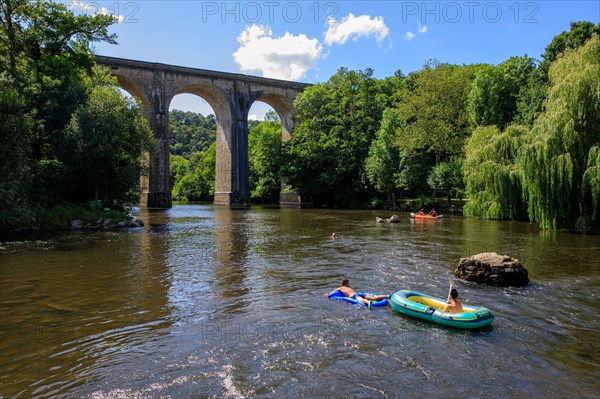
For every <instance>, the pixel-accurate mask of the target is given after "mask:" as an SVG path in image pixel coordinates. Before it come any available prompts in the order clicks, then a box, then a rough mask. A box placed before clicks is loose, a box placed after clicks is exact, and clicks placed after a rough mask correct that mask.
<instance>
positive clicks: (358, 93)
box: [281, 68, 391, 206]
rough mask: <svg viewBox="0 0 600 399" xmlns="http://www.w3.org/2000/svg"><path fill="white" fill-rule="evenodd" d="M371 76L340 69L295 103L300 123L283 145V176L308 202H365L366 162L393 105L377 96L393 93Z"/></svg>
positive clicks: (387, 98)
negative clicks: (384, 115)
mask: <svg viewBox="0 0 600 399" xmlns="http://www.w3.org/2000/svg"><path fill="white" fill-rule="evenodd" d="M371 74H372V71H371V70H366V71H359V72H356V71H348V70H347V69H345V68H341V69H340V70H339V71H338V73H336V74H335V75H334V76H332V77H331V78H330V79H329V81H328V82H327V83H324V84H319V85H315V86H312V87H309V88H307V89H306V90H305V91H304V92H303V93H302V94H300V95H299V96H298V98H297V99H296V118H297V120H298V121H299V123H298V126H297V127H296V128H295V130H294V134H293V135H292V138H291V139H290V140H289V141H288V142H286V143H285V144H284V153H285V159H284V162H283V166H282V171H281V172H282V176H283V177H284V180H285V182H286V184H288V185H289V186H291V188H293V189H295V190H297V191H298V192H299V193H300V194H301V195H302V196H303V197H304V199H305V200H307V201H313V202H314V203H333V204H345V205H346V206H351V205H353V204H352V203H356V201H360V200H361V199H365V195H366V193H367V192H368V189H369V187H368V181H367V177H366V174H365V170H364V160H365V158H366V157H367V154H368V151H369V146H370V143H371V141H372V140H373V138H374V137H375V132H376V131H377V130H378V129H379V123H380V120H381V113H382V112H383V109H384V106H385V104H386V103H387V102H388V101H389V95H388V94H384V95H377V93H386V92H387V93H390V92H389V88H385V90H384V89H383V88H382V87H381V81H378V80H376V79H374V78H372V77H371ZM390 94H391V93H390Z"/></svg>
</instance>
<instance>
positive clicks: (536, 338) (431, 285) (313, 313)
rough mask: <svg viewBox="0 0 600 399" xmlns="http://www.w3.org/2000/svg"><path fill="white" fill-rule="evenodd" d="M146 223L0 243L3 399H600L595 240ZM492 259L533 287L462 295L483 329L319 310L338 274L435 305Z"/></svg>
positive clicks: (344, 215) (467, 289) (293, 222)
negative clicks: (475, 262)
mask: <svg viewBox="0 0 600 399" xmlns="http://www.w3.org/2000/svg"><path fill="white" fill-rule="evenodd" d="M141 216H142V218H143V219H144V221H145V222H146V227H144V228H140V229H133V230H130V231H110V232H69V233H60V234H58V233H55V234H44V235H38V236H25V237H20V238H18V239H16V240H12V241H5V242H0V293H1V297H0V312H1V313H0V314H1V321H0V367H1V373H0V396H1V397H3V398H12V397H17V398H30V397H58V398H60V397H65V398H67V397H68V398H75V397H77V398H79V397H82V398H85V397H87V398H129V397H135V398H158V397H172V398H182V397H183V398H185V397H190V398H192V397H193V398H195V397H215V398H221V397H227V398H237V397H269V398H270V397H299V398H314V397H336V398H338V397H339V398H341V397H343V398H360V397H363V398H367V397H368V398H397V397H409V398H413V397H430V398H438V397H484V398H487V397H540V398H541V397H571V396H573V397H600V383H599V381H600V339H599V337H600V334H599V333H600V321H599V317H600V305H599V304H600V237H592V236H580V235H571V234H566V233H555V234H549V233H541V232H540V231H539V230H538V229H537V228H536V227H535V226H534V225H530V224H526V223H508V222H494V221H482V220H475V219H464V218H462V217H447V218H445V219H444V220H441V221H424V222H417V223H415V222H411V221H410V220H409V219H408V216H407V214H400V216H401V223H398V224H392V225H391V224H384V225H379V224H376V223H375V216H381V217H389V216H390V215H389V214H386V213H385V212H370V211H339V210H299V209H268V208H260V207H253V208H252V209H251V210H229V209H224V208H214V207H212V206H206V205H178V206H175V207H173V208H172V209H170V210H167V211H151V212H150V211H147V210H143V211H142V215H141ZM332 232H336V234H337V237H338V238H337V239H336V240H332V239H331V238H330V237H331V234H332ZM486 251H497V252H499V253H502V254H507V255H511V256H513V257H517V258H519V259H520V260H521V261H522V262H523V263H524V265H525V266H526V267H527V268H528V270H529V275H530V278H531V280H532V282H531V283H530V284H529V285H528V286H527V287H524V288H499V287H491V286H478V285H474V284H469V283H465V282H458V289H459V291H460V293H461V297H462V298H463V302H464V303H467V304H472V305H480V304H481V305H485V306H487V307H489V308H490V309H492V310H493V311H494V313H495V314H496V319H495V321H494V323H493V324H492V326H491V327H489V328H484V329H482V330H477V331H461V330H455V329H451V328H444V327H441V326H437V325H434V324H430V323H427V322H424V321H419V320H416V319H410V318H407V317H405V316H402V315H399V314H396V313H394V312H393V311H392V310H391V309H390V308H389V307H388V308H378V309H374V310H373V311H372V312H369V311H368V309H366V308H365V307H359V306H355V305H350V304H347V303H343V302H337V301H332V300H328V299H326V298H324V297H323V294H325V293H327V292H329V291H330V290H331V289H333V288H335V287H336V286H337V285H339V281H340V280H341V278H342V277H345V276H346V277H349V278H350V282H351V284H352V285H353V286H354V287H355V288H356V289H357V290H360V291H367V292H376V293H381V294H388V293H391V292H393V291H396V290H399V289H408V288H410V289H413V290H417V291H421V292H425V293H428V294H432V295H436V296H439V297H444V296H445V295H447V290H448V277H450V276H451V275H452V271H453V269H454V268H455V267H456V265H457V263H458V260H459V258H460V257H462V256H467V255H471V254H475V253H479V252H486Z"/></svg>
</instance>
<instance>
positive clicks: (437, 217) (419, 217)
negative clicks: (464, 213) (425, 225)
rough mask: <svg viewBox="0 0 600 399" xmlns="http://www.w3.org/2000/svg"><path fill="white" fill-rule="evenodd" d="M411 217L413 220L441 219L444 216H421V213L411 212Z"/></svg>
mask: <svg viewBox="0 0 600 399" xmlns="http://www.w3.org/2000/svg"><path fill="white" fill-rule="evenodd" d="M410 217H411V219H441V218H443V217H444V215H438V214H435V215H431V214H421V213H414V212H411V213H410Z"/></svg>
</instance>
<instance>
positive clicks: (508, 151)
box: [463, 126, 529, 219]
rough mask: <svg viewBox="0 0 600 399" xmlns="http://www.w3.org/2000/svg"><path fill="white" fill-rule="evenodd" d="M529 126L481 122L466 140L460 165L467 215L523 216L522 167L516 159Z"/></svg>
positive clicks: (514, 217) (488, 217) (511, 217)
mask: <svg viewBox="0 0 600 399" xmlns="http://www.w3.org/2000/svg"><path fill="white" fill-rule="evenodd" d="M528 132H529V131H528V129H527V128H525V127H521V126H509V127H507V128H506V130H504V132H500V129H499V128H498V127H497V126H480V127H478V128H477V129H475V131H474V132H473V135H472V136H471V137H470V138H469V140H467V143H466V146H465V153H466V158H465V161H464V165H463V171H464V179H465V184H466V190H465V191H466V194H467V197H468V198H469V201H468V202H467V203H466V204H465V207H464V213H465V215H467V216H475V217H483V218H487V219H523V218H526V216H525V215H526V212H525V205H524V203H523V201H522V199H521V195H522V169H521V166H520V165H519V164H518V163H517V162H516V160H517V157H518V154H519V150H520V148H521V147H522V146H523V145H524V140H525V138H526V136H527V134H528Z"/></svg>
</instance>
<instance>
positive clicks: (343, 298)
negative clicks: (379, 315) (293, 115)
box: [327, 291, 388, 307]
mask: <svg viewBox="0 0 600 399" xmlns="http://www.w3.org/2000/svg"><path fill="white" fill-rule="evenodd" d="M356 295H357V296H359V297H362V298H364V297H366V296H367V295H368V296H375V294H365V293H362V292H357V293H356ZM327 298H329V299H337V300H339V301H344V302H349V303H353V304H355V305H361V306H367V304H366V303H362V302H361V301H359V300H358V299H352V298H348V297H347V296H345V295H344V294H343V293H342V292H340V291H333V292H332V293H331V294H329V295H328V296H327ZM387 304H388V300H387V299H386V298H383V299H382V300H380V301H373V302H372V303H371V306H373V307H379V306H386V305H387Z"/></svg>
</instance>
